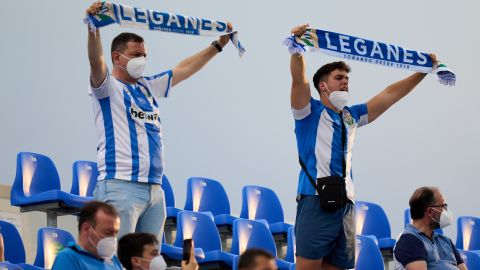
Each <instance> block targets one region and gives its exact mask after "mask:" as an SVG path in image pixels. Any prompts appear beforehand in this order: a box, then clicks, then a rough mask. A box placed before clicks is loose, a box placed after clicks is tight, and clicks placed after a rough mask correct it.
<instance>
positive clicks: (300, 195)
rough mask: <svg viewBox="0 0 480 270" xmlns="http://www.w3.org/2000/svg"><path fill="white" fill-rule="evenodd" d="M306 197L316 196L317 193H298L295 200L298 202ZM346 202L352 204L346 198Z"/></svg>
mask: <svg viewBox="0 0 480 270" xmlns="http://www.w3.org/2000/svg"><path fill="white" fill-rule="evenodd" d="M306 197H318V195H305V194H298V195H297V198H296V201H297V202H299V201H300V200H301V199H303V198H306ZM347 203H351V204H354V203H353V201H352V200H350V199H348V200H347Z"/></svg>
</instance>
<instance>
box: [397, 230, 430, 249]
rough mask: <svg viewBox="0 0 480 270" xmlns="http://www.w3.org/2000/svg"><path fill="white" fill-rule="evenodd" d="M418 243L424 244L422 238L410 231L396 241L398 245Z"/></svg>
mask: <svg viewBox="0 0 480 270" xmlns="http://www.w3.org/2000/svg"><path fill="white" fill-rule="evenodd" d="M418 245H422V246H424V245H423V242H422V240H421V239H420V238H419V237H418V236H417V235H415V234H413V233H410V232H404V233H402V235H400V237H399V238H398V241H397V243H396V246H397V247H399V246H406V247H409V246H418Z"/></svg>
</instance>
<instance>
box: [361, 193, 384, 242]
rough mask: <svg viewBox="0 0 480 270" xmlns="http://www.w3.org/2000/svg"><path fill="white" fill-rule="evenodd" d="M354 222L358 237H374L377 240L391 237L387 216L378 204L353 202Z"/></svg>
mask: <svg viewBox="0 0 480 270" xmlns="http://www.w3.org/2000/svg"><path fill="white" fill-rule="evenodd" d="M355 220H356V226H357V228H356V232H357V234H359V235H375V236H376V237H377V238H378V239H381V238H385V237H389V238H390V237H391V231H390V223H389V222H388V218H387V215H386V214H385V211H383V209H382V207H381V206H380V205H378V204H375V203H370V202H362V201H357V202H355Z"/></svg>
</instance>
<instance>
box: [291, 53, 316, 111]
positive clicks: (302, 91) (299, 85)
mask: <svg viewBox="0 0 480 270" xmlns="http://www.w3.org/2000/svg"><path fill="white" fill-rule="evenodd" d="M305 66H306V65H305V60H304V57H303V55H299V54H292V56H291V58H290V73H291V74H292V91H291V95H290V103H291V106H292V107H293V108H294V109H302V108H304V107H305V106H306V105H307V104H308V103H309V102H310V98H311V94H310V87H309V85H308V79H307V74H306V67H305Z"/></svg>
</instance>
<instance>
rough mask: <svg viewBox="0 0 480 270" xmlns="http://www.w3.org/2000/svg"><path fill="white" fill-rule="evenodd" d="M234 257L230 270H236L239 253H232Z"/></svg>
mask: <svg viewBox="0 0 480 270" xmlns="http://www.w3.org/2000/svg"><path fill="white" fill-rule="evenodd" d="M234 256H235V257H234V258H233V264H232V270H238V263H239V261H240V256H239V255H234Z"/></svg>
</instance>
